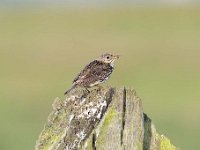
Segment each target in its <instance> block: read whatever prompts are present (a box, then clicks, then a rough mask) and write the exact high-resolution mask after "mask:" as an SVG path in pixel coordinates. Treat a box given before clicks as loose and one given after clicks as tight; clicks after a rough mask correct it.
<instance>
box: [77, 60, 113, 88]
mask: <svg viewBox="0 0 200 150" xmlns="http://www.w3.org/2000/svg"><path fill="white" fill-rule="evenodd" d="M108 69H109V65H103V64H102V62H100V61H97V60H95V61H92V62H91V63H90V64H88V65H87V66H86V67H85V68H84V69H83V70H82V71H81V72H80V74H79V75H78V76H77V77H76V78H75V79H74V81H73V83H76V84H81V83H83V84H85V85H87V84H88V83H91V82H95V81H97V80H100V81H101V80H104V79H105V78H106V77H108V76H109V75H110V74H111V73H112V69H110V70H111V71H108Z"/></svg>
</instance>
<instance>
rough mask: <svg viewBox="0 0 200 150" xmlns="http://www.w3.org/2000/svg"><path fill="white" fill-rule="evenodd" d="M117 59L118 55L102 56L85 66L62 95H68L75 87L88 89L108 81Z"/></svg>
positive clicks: (106, 54)
mask: <svg viewBox="0 0 200 150" xmlns="http://www.w3.org/2000/svg"><path fill="white" fill-rule="evenodd" d="M117 59H119V55H113V54H109V53H104V54H102V55H101V56H100V57H99V58H97V59H95V60H93V61H92V62H90V63H89V64H88V65H86V66H85V67H84V68H83V70H82V71H81V72H80V73H79V74H78V75H77V76H76V77H75V79H74V80H73V82H72V87H71V88H70V89H69V90H67V91H66V92H65V93H64V95H66V94H68V93H69V92H70V91H71V90H73V89H74V88H76V87H77V86H80V87H84V88H86V90H87V91H89V90H88V88H91V87H94V86H98V85H99V84H101V83H103V82H105V81H107V80H108V78H109V77H110V75H111V74H112V72H113V70H114V63H115V61H116V60H117Z"/></svg>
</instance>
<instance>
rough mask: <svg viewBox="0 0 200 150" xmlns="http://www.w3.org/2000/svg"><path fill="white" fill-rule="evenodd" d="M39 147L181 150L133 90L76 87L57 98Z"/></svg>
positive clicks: (49, 149)
mask: <svg viewBox="0 0 200 150" xmlns="http://www.w3.org/2000/svg"><path fill="white" fill-rule="evenodd" d="M35 149H36V150H177V148H176V147H175V146H173V145H172V144H171V143H170V140H169V139H168V138H166V137H165V136H163V135H159V134H158V133H157V132H156V130H155V127H154V125H153V124H152V122H151V119H150V118H149V117H148V116H147V115H146V114H145V113H144V112H143V110H142V103H141V100H140V98H138V97H137V96H136V92H135V91H134V90H133V89H125V88H121V89H115V88H110V87H102V88H97V89H92V90H91V91H90V92H89V93H88V92H87V91H85V90H84V89H79V88H77V89H74V90H73V91H71V92H70V93H69V94H68V95H67V96H66V99H65V100H63V101H62V100H60V99H59V98H56V100H55V101H54V103H53V111H52V113H51V114H50V115H49V117H48V121H47V123H46V125H45V128H44V129H43V131H42V132H41V134H40V136H39V139H38V140H37V142H36V146H35Z"/></svg>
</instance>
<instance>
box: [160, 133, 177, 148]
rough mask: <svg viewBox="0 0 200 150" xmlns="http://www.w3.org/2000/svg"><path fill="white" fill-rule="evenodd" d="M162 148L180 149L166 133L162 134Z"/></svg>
mask: <svg viewBox="0 0 200 150" xmlns="http://www.w3.org/2000/svg"><path fill="white" fill-rule="evenodd" d="M160 150H178V149H177V148H176V147H175V146H174V145H172V144H171V142H170V140H169V139H168V138H166V137H165V136H164V135H161V136H160Z"/></svg>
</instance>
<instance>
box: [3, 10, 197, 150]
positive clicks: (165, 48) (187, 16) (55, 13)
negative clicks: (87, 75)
mask: <svg viewBox="0 0 200 150" xmlns="http://www.w3.org/2000/svg"><path fill="white" fill-rule="evenodd" d="M199 14H200V9H199V8H187V7H183V8H110V9H94V8H84V9H64V8H62V9H50V8H48V9H47V8H46V9H31V10H28V9H21V10H20V9H16V10H6V9H1V10H0V68H1V73H0V83H1V86H0V99H1V101H0V118H1V125H0V135H1V136H0V149H2V150H11V149H15V150H29V149H34V145H35V141H36V139H37V138H38V135H39V133H40V131H41V130H42V129H43V125H44V123H45V121H46V119H47V116H48V114H49V113H50V112H51V110H52V107H51V104H52V102H53V100H54V99H55V98H56V97H60V98H64V96H63V92H64V91H65V90H66V89H68V88H69V87H70V86H71V81H72V79H73V78H74V76H75V75H76V74H77V73H78V72H79V71H80V69H81V68H82V67H83V66H84V65H85V64H87V63H88V62H89V61H91V60H92V59H94V58H96V57H98V56H99V55H100V54H101V53H103V52H113V53H118V54H120V55H121V58H120V60H119V61H118V62H117V64H116V69H115V72H114V73H113V75H112V78H111V79H110V80H109V82H107V83H106V84H107V85H111V86H114V87H122V86H126V87H132V88H134V89H136V91H137V93H138V95H139V96H140V97H141V98H142V101H143V107H144V111H145V112H146V113H147V114H148V115H149V116H150V117H151V118H152V120H153V122H154V124H155V125H156V128H157V130H158V132H159V133H163V134H165V135H166V136H168V137H169V138H170V139H171V140H172V142H173V143H174V144H175V145H177V146H179V147H180V148H181V149H182V150H187V149H188V150H197V149H200V143H199V139H200V127H199V126H200V109H199V106H200V92H199V90H200V69H199V66H200V41H199V40H200V16H199Z"/></svg>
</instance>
